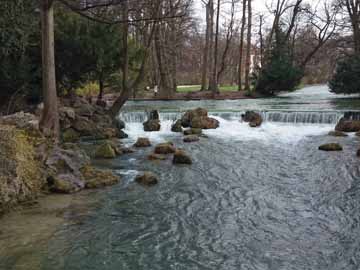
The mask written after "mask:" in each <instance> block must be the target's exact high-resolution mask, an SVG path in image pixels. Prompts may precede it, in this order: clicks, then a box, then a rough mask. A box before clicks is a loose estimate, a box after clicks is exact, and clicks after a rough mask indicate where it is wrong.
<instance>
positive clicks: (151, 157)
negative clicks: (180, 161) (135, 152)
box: [148, 153, 167, 160]
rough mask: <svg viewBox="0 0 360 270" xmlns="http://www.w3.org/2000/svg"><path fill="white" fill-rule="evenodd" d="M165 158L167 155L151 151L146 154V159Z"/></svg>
mask: <svg viewBox="0 0 360 270" xmlns="http://www.w3.org/2000/svg"><path fill="white" fill-rule="evenodd" d="M166 159H167V156H166V155H162V154H155V153H152V154H150V155H148V160H166Z"/></svg>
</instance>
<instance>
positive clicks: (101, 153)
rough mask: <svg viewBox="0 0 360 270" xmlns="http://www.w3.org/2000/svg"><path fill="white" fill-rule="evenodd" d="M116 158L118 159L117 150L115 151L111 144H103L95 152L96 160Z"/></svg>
mask: <svg viewBox="0 0 360 270" xmlns="http://www.w3.org/2000/svg"><path fill="white" fill-rule="evenodd" d="M115 157H116V150H115V149H114V146H113V145H112V144H111V143H109V142H105V143H103V144H102V145H100V146H99V147H98V148H97V149H96V151H95V158H107V159H111V158H115Z"/></svg>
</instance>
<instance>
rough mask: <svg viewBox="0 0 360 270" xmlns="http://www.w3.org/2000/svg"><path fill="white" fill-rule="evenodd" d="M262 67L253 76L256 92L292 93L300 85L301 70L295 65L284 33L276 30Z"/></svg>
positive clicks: (269, 93) (270, 93) (272, 93)
mask: <svg viewBox="0 0 360 270" xmlns="http://www.w3.org/2000/svg"><path fill="white" fill-rule="evenodd" d="M267 54H268V58H267V60H266V64H265V65H264V67H262V68H261V69H260V71H259V72H258V76H255V80H256V83H255V85H256V91H258V92H260V93H263V94H268V95H274V94H276V93H277V92H280V91H293V90H295V88H296V86H297V85H298V84H299V83H300V80H301V78H302V76H303V70H302V69H301V68H299V67H297V66H296V65H295V63H294V62H295V61H294V60H293V56H292V54H291V51H290V45H289V41H288V40H286V38H285V33H284V32H283V31H282V30H281V29H278V31H276V38H275V40H274V41H272V46H271V49H270V52H267Z"/></svg>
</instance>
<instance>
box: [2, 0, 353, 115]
mask: <svg viewBox="0 0 360 270" xmlns="http://www.w3.org/2000/svg"><path fill="white" fill-rule="evenodd" d="M201 2H202V4H203V5H202V7H203V10H202V11H201V12H205V13H206V21H205V25H204V24H203V23H202V22H201V21H199V18H198V16H196V12H199V11H196V10H194V1H193V0H147V1H145V0H138V1H136V0H41V1H26V0H4V1H2V2H1V5H0V13H1V14H2V16H1V18H0V32H1V36H0V63H1V67H2V68H1V70H0V85H1V93H0V106H2V111H3V112H5V113H10V112H14V111H17V110H20V109H23V108H28V107H29V104H37V103H39V102H41V101H42V100H45V102H44V103H45V107H46V104H47V105H48V106H50V105H51V107H52V108H53V107H54V97H56V96H70V97H71V96H73V95H76V94H84V93H87V92H89V93H91V94H93V95H94V94H96V95H97V96H98V98H99V100H101V99H102V97H103V94H104V93H105V92H106V93H109V92H114V93H120V97H119V98H118V100H117V102H115V104H114V107H113V109H112V111H113V112H117V111H118V110H119V108H120V107H121V106H122V105H123V104H124V103H125V102H126V100H127V99H128V98H130V97H132V96H137V95H141V93H142V92H143V91H144V89H145V88H146V87H147V86H149V87H154V86H155V85H157V86H158V87H159V93H158V97H159V98H165V99H166V98H171V97H173V96H174V95H175V94H176V92H177V90H178V86H179V85H200V86H199V90H200V88H201V90H203V91H211V92H213V93H214V94H216V93H218V92H219V90H220V89H219V86H221V85H223V86H235V88H236V89H237V90H239V91H246V92H248V93H251V92H253V91H256V92H261V93H263V94H267V95H273V94H276V93H277V92H279V91H284V90H287V91H288V90H293V89H294V88H296V87H297V86H298V85H299V84H300V83H305V84H313V83H325V82H327V81H329V80H330V79H331V78H332V77H333V79H332V80H331V81H330V87H331V88H332V90H333V91H335V92H347V93H354V92H359V91H360V89H359V85H360V79H359V77H360V75H359V74H360V72H359V70H360V69H359V66H360V60H359V58H360V57H359V55H360V49H359V48H360V30H359V29H360V26H359V24H360V1H358V0H334V1H326V0H319V1H313V2H312V4H309V3H307V2H306V1H304V0H277V1H269V3H268V12H266V13H264V14H260V13H256V12H254V10H253V8H252V5H251V4H252V1H251V0H243V1H240V0H231V1H222V0H202V1H201ZM52 20H53V21H52ZM52 31H53V32H52ZM52 39H53V41H54V42H53V43H52ZM52 45H54V46H53V48H52ZM52 54H54V59H51V56H52ZM52 69H53V70H52ZM335 69H337V72H335V75H334V76H333V74H334V70H335ZM49 93H51V95H50V96H48V95H47V94H49ZM47 97H48V99H47ZM46 100H48V102H46ZM45 112H46V110H45ZM51 112H52V113H54V110H51ZM55 112H56V110H55ZM50 118H53V117H50Z"/></svg>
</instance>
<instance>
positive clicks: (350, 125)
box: [335, 118, 360, 132]
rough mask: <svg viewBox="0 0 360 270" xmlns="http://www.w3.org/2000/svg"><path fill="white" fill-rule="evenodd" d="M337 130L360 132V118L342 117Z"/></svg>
mask: <svg viewBox="0 0 360 270" xmlns="http://www.w3.org/2000/svg"><path fill="white" fill-rule="evenodd" d="M335 130H336V131H342V132H359V131H360V120H346V119H345V118H341V119H340V121H339V123H338V124H337V125H336V127H335Z"/></svg>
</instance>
